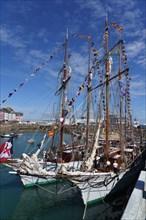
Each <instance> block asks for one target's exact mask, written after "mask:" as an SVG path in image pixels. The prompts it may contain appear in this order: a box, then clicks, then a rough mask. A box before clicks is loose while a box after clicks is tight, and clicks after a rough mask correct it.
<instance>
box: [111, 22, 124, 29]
mask: <svg viewBox="0 0 146 220" xmlns="http://www.w3.org/2000/svg"><path fill="white" fill-rule="evenodd" d="M112 25H113V26H114V28H116V29H118V30H119V31H122V30H123V28H122V27H121V26H120V25H118V24H116V23H115V22H112Z"/></svg>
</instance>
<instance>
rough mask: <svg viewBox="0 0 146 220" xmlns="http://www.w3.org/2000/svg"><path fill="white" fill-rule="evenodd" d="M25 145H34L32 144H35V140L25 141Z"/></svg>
mask: <svg viewBox="0 0 146 220" xmlns="http://www.w3.org/2000/svg"><path fill="white" fill-rule="evenodd" d="M27 143H28V144H34V143H35V140H34V139H29V140H28V141H27Z"/></svg>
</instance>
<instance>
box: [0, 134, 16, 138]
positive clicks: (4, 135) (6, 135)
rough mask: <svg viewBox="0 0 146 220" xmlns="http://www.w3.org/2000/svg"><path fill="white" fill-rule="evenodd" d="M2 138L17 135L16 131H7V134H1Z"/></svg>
mask: <svg viewBox="0 0 146 220" xmlns="http://www.w3.org/2000/svg"><path fill="white" fill-rule="evenodd" d="M1 137H2V138H11V137H17V134H16V133H9V134H1Z"/></svg>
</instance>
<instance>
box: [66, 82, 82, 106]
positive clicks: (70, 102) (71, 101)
mask: <svg viewBox="0 0 146 220" xmlns="http://www.w3.org/2000/svg"><path fill="white" fill-rule="evenodd" d="M85 86H86V84H85V82H84V83H83V84H82V85H81V86H79V90H78V92H77V94H76V96H75V97H74V98H72V99H71V100H70V101H69V102H68V106H69V107H71V106H72V105H73V103H74V101H75V100H76V98H77V97H78V96H79V95H80V94H81V92H80V91H81V90H83V89H84V88H85Z"/></svg>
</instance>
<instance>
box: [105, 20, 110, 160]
mask: <svg viewBox="0 0 146 220" xmlns="http://www.w3.org/2000/svg"><path fill="white" fill-rule="evenodd" d="M105 49H106V54H107V53H108V19H107V16H106V25H105ZM108 96H109V58H108V57H107V59H106V119H105V120H106V128H105V129H106V130H105V132H106V133H105V136H106V148H105V150H106V158H107V159H108V156H109V155H108V154H109V149H108V148H109V101H108Z"/></svg>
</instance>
